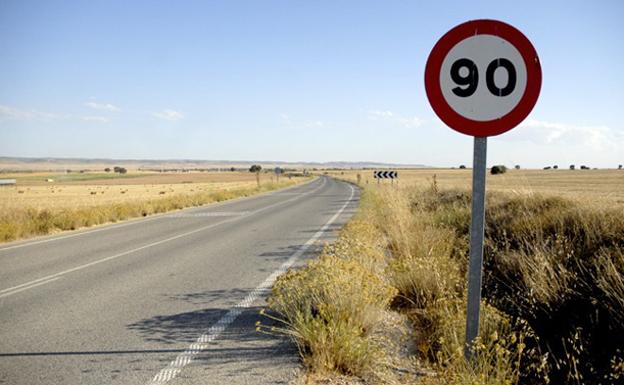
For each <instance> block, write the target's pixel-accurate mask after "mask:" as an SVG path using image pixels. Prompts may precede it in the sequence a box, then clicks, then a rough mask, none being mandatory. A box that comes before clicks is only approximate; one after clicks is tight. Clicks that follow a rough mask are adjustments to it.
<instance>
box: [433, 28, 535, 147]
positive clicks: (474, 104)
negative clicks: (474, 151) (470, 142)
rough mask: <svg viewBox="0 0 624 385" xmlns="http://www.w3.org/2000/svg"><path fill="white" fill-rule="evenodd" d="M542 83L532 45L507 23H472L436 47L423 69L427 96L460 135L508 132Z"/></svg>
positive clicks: (528, 108) (532, 102)
mask: <svg viewBox="0 0 624 385" xmlns="http://www.w3.org/2000/svg"><path fill="white" fill-rule="evenodd" d="M541 84H542V71H541V68H540V62H539V58H538V57H537V53H536V52H535V48H533V45H532V44H531V42H530V41H529V40H528V39H527V38H526V37H525V36H524V35H523V34H522V32H520V31H518V30H517V29H516V28H514V27H512V26H511V25H509V24H506V23H503V22H500V21H496V20H474V21H469V22H467V23H463V24H460V25H458V26H457V27H455V28H453V29H451V30H450V31H449V32H447V33H446V34H445V35H444V36H442V38H441V39H440V40H439V41H438V42H437V43H436V45H435V46H434V47H433V50H432V51H431V54H430V55H429V59H428V60H427V65H426V69H425V88H426V91H427V97H428V98H429V102H430V103H431V106H432V107H433V110H434V111H435V113H436V114H437V115H438V117H440V119H442V121H443V122H444V123H446V125H448V126H449V127H451V128H452V129H454V130H456V131H459V132H461V133H463V134H467V135H472V136H481V137H485V136H493V135H499V134H502V133H503V132H506V131H509V130H511V129H512V128H514V127H515V126H517V125H518V124H520V122H522V120H524V118H526V117H527V115H528V114H529V112H531V110H532V109H533V106H535V102H537V97H538V95H539V92H540V87H541Z"/></svg>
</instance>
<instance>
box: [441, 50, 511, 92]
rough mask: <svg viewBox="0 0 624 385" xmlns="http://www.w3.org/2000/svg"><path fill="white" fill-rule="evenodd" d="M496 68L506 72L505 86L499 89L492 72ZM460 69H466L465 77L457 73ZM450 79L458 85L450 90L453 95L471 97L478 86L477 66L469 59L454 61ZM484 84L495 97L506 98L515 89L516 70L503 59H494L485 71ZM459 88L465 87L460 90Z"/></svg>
mask: <svg viewBox="0 0 624 385" xmlns="http://www.w3.org/2000/svg"><path fill="white" fill-rule="evenodd" d="M498 67H503V68H504V69H505V70H506V71H507V85H506V86H505V87H503V88H499V87H498V86H497V85H496V83H494V72H496V69H497V68H498ZM461 68H467V69H468V75H467V76H461V75H460V73H459V71H460V69H461ZM451 79H453V81H454V82H455V84H457V85H458V87H455V88H453V89H452V91H453V93H454V94H455V95H457V96H460V97H462V98H466V97H468V96H471V95H472V94H474V93H475V91H476V90H477V86H478V85H479V71H478V70H477V65H476V64H475V63H474V62H473V61H472V60H470V59H466V58H462V59H458V60H456V61H455V62H454V63H453V65H452V66H451ZM485 84H486V85H487V88H488V90H490V92H491V93H492V95H495V96H501V97H502V96H507V95H509V94H511V93H512V92H513V90H514V89H515V88H516V68H515V67H514V65H513V63H512V62H511V61H509V60H507V59H505V58H498V59H494V60H493V61H492V62H491V63H490V64H489V65H488V67H487V69H486V71H485ZM460 86H467V87H466V88H462V87H460Z"/></svg>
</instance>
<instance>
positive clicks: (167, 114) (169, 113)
mask: <svg viewBox="0 0 624 385" xmlns="http://www.w3.org/2000/svg"><path fill="white" fill-rule="evenodd" d="M152 115H153V116H154V117H156V118H158V119H162V120H168V121H171V122H175V121H177V120H182V119H184V114H183V113H181V112H179V111H175V110H171V109H168V108H166V109H164V110H162V111H159V112H154V113H153V114H152Z"/></svg>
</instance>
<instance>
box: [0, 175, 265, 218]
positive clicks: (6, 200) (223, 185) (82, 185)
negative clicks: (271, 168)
mask: <svg viewBox="0 0 624 385" xmlns="http://www.w3.org/2000/svg"><path fill="white" fill-rule="evenodd" d="M70 175H72V174H70ZM75 175H79V176H82V177H84V178H71V177H68V176H67V175H64V174H51V173H37V174H12V175H7V176H6V178H15V179H17V185H15V186H6V187H2V188H0V208H1V209H2V210H3V211H4V210H7V211H11V210H15V209H22V208H35V209H52V208H55V209H57V208H76V207H88V206H100V205H108V204H115V203H133V202H142V201H145V200H148V199H155V198H164V197H169V196H172V195H176V194H193V193H197V192H214V191H227V190H233V189H239V188H253V187H255V186H256V179H255V175H254V174H252V173H249V172H245V173H243V172H228V173H225V172H224V173H210V172H206V173H163V174H159V173H136V174H129V175H128V174H127V175H126V176H121V177H117V178H111V176H110V174H102V175H103V176H104V178H98V176H99V175H100V174H75ZM113 176H114V175H113ZM3 178H5V176H3ZM46 179H52V180H54V182H46ZM261 181H265V182H267V181H268V182H270V181H271V177H270V176H268V175H261Z"/></svg>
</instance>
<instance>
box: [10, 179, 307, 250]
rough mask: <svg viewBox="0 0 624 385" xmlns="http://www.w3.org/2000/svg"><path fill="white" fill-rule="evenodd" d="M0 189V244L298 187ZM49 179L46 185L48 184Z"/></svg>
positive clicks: (166, 182)
mask: <svg viewBox="0 0 624 385" xmlns="http://www.w3.org/2000/svg"><path fill="white" fill-rule="evenodd" d="M2 178H3V179H5V178H6V179H16V180H17V184H16V185H14V186H0V242H2V241H10V240H14V239H19V238H27V237H30V236H33V235H40V234H47V233H51V232H57V231H63V230H74V229H77V228H80V227H85V226H91V225H95V224H101V223H107V222H114V221H117V220H123V219H126V218H130V217H135V216H146V215H150V214H154V213H159V212H164V211H168V210H174V209H180V208H184V207H189V206H197V205H201V204H206V203H210V202H215V201H222V200H226V199H231V198H235V197H239V196H247V195H252V194H254V193H258V192H263V191H269V190H273V189H277V188H281V187H286V186H289V185H293V184H295V183H299V182H301V181H303V180H307V179H306V178H292V179H289V178H288V177H286V176H283V177H281V178H280V181H279V183H277V179H276V177H275V176H274V175H273V174H270V173H262V174H260V183H261V186H260V187H258V185H257V182H256V176H255V174H252V173H249V172H190V173H129V174H125V175H119V174H114V173H70V174H58V173H45V172H40V173H18V174H3V175H2ZM48 180H51V181H48Z"/></svg>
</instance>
